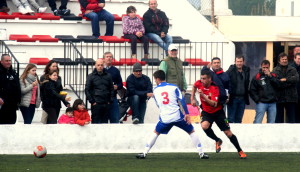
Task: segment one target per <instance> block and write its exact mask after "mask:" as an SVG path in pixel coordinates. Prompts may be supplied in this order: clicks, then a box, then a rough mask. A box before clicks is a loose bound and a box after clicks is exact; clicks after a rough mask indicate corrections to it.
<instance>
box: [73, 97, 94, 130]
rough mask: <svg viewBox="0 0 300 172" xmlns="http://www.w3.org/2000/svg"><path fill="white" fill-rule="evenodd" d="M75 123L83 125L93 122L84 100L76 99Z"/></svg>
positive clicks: (74, 105) (74, 106) (74, 107)
mask: <svg viewBox="0 0 300 172" xmlns="http://www.w3.org/2000/svg"><path fill="white" fill-rule="evenodd" d="M73 109H74V119H75V124H79V125H81V126H84V125H87V124H89V123H90V122H91V117H90V115H89V113H88V111H87V110H86V109H85V106H84V103H83V100H81V99H76V100H75V101H74V104H73Z"/></svg>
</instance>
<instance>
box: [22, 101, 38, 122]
mask: <svg viewBox="0 0 300 172" xmlns="http://www.w3.org/2000/svg"><path fill="white" fill-rule="evenodd" d="M20 110H21V112H22V116H23V119H24V124H31V122H32V119H33V116H34V113H35V105H34V104H30V105H29V107H25V106H20Z"/></svg>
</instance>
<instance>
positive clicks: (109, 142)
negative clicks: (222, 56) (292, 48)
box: [0, 124, 300, 154]
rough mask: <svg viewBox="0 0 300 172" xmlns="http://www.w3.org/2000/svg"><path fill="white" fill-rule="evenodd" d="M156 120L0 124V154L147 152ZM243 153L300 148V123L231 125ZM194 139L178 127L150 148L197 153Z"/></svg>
mask: <svg viewBox="0 0 300 172" xmlns="http://www.w3.org/2000/svg"><path fill="white" fill-rule="evenodd" d="M194 126H195V129H196V132H197V134H198V135H199V136H200V140H201V142H202V145H203V148H204V151H206V152H215V142H214V141H213V140H211V139H209V138H208V137H207V136H206V135H205V133H204V132H203V131H202V129H201V128H200V125H199V124H195V125H194ZM154 127H155V124H144V125H133V124H116V125H108V124H106V125H104V124H102V125H88V126H84V127H81V126H78V125H67V124H65V125H64V124H57V125H42V124H41V125H1V126H0V130H1V132H0V147H1V149H0V154H31V153H32V150H33V148H34V147H35V146H37V145H43V146H46V148H47V150H48V153H49V154H63V153H139V152H141V151H143V149H144V145H145V142H146V141H147V140H148V136H149V134H150V133H151V132H153V130H154ZM213 129H214V130H215V133H216V135H218V136H219V137H220V138H221V139H222V140H223V146H222V152H235V151H236V150H235V148H234V146H233V145H232V144H231V143H230V141H229V139H227V138H226V136H225V135H224V134H223V133H221V132H220V131H219V129H217V128H216V126H215V125H214V126H213ZM231 129H232V131H233V133H234V134H235V135H236V136H237V138H238V140H239V142H240V145H241V147H242V149H243V150H244V151H245V152H299V151H300V147H299V144H300V135H299V133H297V132H295V131H299V130H300V124H232V125H231ZM195 151H196V150H195V148H194V147H193V144H192V143H191V140H190V137H189V136H188V135H187V134H186V133H185V132H184V131H182V130H180V129H178V128H177V127H174V128H173V129H172V130H171V131H170V133H169V134H168V135H161V136H160V137H159V138H158V140H157V142H156V145H155V146H154V147H153V148H152V150H151V152H195Z"/></svg>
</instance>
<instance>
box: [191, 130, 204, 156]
mask: <svg viewBox="0 0 300 172" xmlns="http://www.w3.org/2000/svg"><path fill="white" fill-rule="evenodd" d="M190 137H191V139H192V142H193V143H194V145H195V146H196V148H197V151H198V153H199V155H200V154H202V153H203V151H202V145H201V142H200V139H199V137H198V136H197V134H196V133H195V132H193V133H192V134H190Z"/></svg>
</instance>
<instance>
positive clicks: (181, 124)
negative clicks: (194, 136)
mask: <svg viewBox="0 0 300 172" xmlns="http://www.w3.org/2000/svg"><path fill="white" fill-rule="evenodd" d="M173 126H176V127H178V128H181V129H182V130H184V131H185V132H187V133H190V132H192V131H193V130H194V127H193V125H191V124H187V123H186V121H185V120H181V121H178V122H172V123H169V124H165V123H162V122H160V121H159V122H158V123H157V125H156V128H155V130H156V132H158V133H159V134H168V133H169V131H170V130H171V128H172V127H173Z"/></svg>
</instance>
